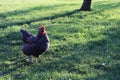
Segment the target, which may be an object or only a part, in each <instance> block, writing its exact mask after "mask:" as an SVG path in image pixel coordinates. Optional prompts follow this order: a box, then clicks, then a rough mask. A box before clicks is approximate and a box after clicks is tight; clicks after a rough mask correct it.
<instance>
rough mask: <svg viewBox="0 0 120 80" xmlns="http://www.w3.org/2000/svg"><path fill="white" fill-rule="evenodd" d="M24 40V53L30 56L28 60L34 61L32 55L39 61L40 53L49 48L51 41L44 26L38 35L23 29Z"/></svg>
mask: <svg viewBox="0 0 120 80" xmlns="http://www.w3.org/2000/svg"><path fill="white" fill-rule="evenodd" d="M20 32H21V33H22V40H23V49H22V51H23V53H24V54H25V55H27V56H28V59H27V60H28V62H30V63H32V56H34V57H36V63H38V58H39V55H41V54H43V53H44V52H46V51H47V50H48V49H49V46H50V41H49V38H48V35H47V32H46V28H45V27H44V26H42V27H41V28H40V29H39V32H38V34H37V35H36V36H34V35H32V34H31V33H29V32H27V31H25V30H24V29H21V30H20Z"/></svg>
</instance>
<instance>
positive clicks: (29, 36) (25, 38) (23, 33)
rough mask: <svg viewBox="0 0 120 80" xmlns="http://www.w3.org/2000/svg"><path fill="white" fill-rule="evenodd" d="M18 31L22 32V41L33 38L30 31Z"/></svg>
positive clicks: (28, 40)
mask: <svg viewBox="0 0 120 80" xmlns="http://www.w3.org/2000/svg"><path fill="white" fill-rule="evenodd" d="M20 32H21V33H22V39H23V42H24V43H29V42H30V41H31V40H32V39H33V38H34V36H33V35H32V34H31V33H29V32H27V31H26V30H24V29H21V30H20Z"/></svg>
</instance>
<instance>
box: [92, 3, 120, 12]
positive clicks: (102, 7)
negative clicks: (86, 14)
mask: <svg viewBox="0 0 120 80" xmlns="http://www.w3.org/2000/svg"><path fill="white" fill-rule="evenodd" d="M106 2H108V3H106ZM94 7H95V8H96V9H97V10H96V11H97V13H98V12H103V11H105V10H111V9H115V8H118V7H120V2H118V3H114V2H110V3H109V1H98V2H95V3H93V8H94Z"/></svg>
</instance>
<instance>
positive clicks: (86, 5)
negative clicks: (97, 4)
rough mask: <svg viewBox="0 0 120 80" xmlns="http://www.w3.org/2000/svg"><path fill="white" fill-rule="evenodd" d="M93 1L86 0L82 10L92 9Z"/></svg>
mask: <svg viewBox="0 0 120 80" xmlns="http://www.w3.org/2000/svg"><path fill="white" fill-rule="evenodd" d="M91 2H92V0H84V1H83V4H82V7H81V8H80V10H81V11H90V10H91Z"/></svg>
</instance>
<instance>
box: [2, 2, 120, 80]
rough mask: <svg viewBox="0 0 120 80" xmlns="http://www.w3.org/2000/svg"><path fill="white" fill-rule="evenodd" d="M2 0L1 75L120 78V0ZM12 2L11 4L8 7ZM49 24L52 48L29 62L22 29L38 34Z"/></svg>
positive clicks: (13, 78)
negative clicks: (85, 1)
mask: <svg viewBox="0 0 120 80" xmlns="http://www.w3.org/2000/svg"><path fill="white" fill-rule="evenodd" d="M81 3H82V1H81V0H51V1H49V0H16V1H15V0H0V42H1V43H0V57H1V58H0V80H19V79H20V80H26V79H28V80H37V79H39V80H119V78H120V77H119V73H120V65H119V64H120V49H119V48H120V47H119V46H120V36H119V35H120V15H119V14H120V11H119V9H120V5H119V4H120V1H119V0H115V1H112V0H105V1H103V0H93V3H92V11H90V12H80V11H78V9H79V8H80V6H81ZM9 6H10V7H9ZM40 24H42V25H45V26H46V29H47V33H48V35H49V37H50V43H51V47H50V49H49V50H48V52H46V53H45V54H44V55H42V56H41V57H40V58H39V61H40V60H41V62H40V64H38V65H36V64H30V65H29V64H27V63H26V61H25V59H26V56H25V55H24V54H23V53H22V45H23V44H22V40H21V34H20V32H19V30H20V29H21V28H24V29H26V30H27V31H29V32H31V33H33V34H34V35H36V34H37V32H38V28H39V25H40Z"/></svg>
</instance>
